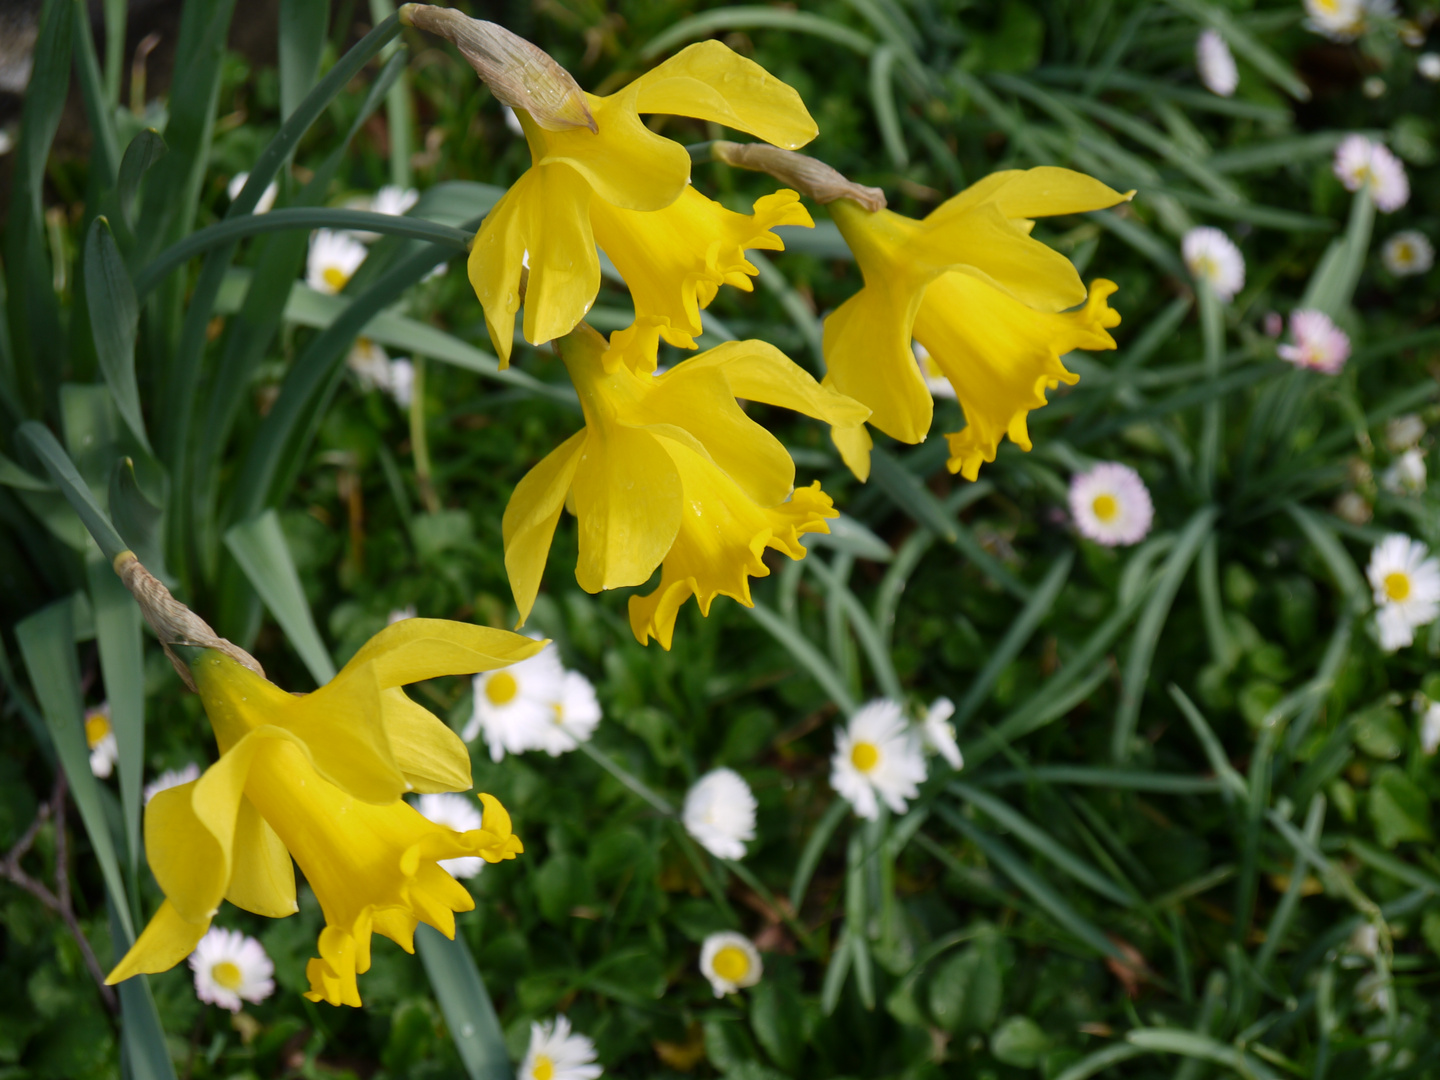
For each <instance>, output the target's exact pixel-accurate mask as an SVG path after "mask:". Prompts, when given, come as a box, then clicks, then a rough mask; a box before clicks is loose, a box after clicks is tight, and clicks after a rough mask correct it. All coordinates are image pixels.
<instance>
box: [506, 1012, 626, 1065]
mask: <svg viewBox="0 0 1440 1080" xmlns="http://www.w3.org/2000/svg"><path fill="white" fill-rule="evenodd" d="M604 1071H605V1070H604V1069H602V1068H601V1067H600V1066H599V1065H596V1064H595V1044H594V1043H593V1042H592V1041H591V1040H590V1039H589V1038H588V1037H587V1036H585V1035H581V1034H580V1033H579V1032H578V1031H577V1032H572V1031H571V1030H570V1021H569V1019H568V1018H567V1017H565V1016H557V1017H555V1019H554V1020H552V1021H550V1022H549V1023H546V1024H538V1023H532V1024H531V1025H530V1046H529V1048H528V1049H527V1050H526V1051H525V1060H524V1061H522V1062H521V1063H520V1071H519V1073H518V1077H519V1080H597V1078H598V1077H599V1076H600V1075H601V1074H602V1073H603V1072H604Z"/></svg>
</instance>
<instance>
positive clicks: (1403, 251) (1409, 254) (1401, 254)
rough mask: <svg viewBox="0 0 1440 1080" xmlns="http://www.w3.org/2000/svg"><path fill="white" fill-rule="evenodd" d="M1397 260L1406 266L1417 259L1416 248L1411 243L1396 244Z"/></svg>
mask: <svg viewBox="0 0 1440 1080" xmlns="http://www.w3.org/2000/svg"><path fill="white" fill-rule="evenodd" d="M1395 261H1396V262H1398V263H1400V265H1402V266H1405V265H1407V264H1409V263H1412V262H1414V261H1415V249H1414V248H1412V247H1411V246H1410V245H1409V244H1406V243H1400V244H1396V245H1395Z"/></svg>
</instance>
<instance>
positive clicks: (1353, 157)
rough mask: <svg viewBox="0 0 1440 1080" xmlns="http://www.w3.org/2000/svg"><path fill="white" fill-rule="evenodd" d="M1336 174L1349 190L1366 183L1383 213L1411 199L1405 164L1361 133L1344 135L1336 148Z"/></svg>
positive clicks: (1371, 195) (1381, 145) (1383, 146)
mask: <svg viewBox="0 0 1440 1080" xmlns="http://www.w3.org/2000/svg"><path fill="white" fill-rule="evenodd" d="M1335 175H1336V176H1337V177H1339V178H1340V182H1341V183H1342V184H1344V185H1345V187H1346V189H1347V190H1349V191H1359V190H1360V189H1361V188H1363V187H1364V186H1365V185H1366V184H1367V183H1368V184H1369V185H1370V197H1371V198H1372V199H1374V200H1375V205H1376V207H1378V208H1379V209H1380V210H1382V211H1383V212H1385V213H1387V214H1388V213H1391V212H1392V211H1395V210H1399V209H1400V207H1402V206H1404V205H1405V204H1406V203H1407V202H1409V201H1410V179H1409V177H1407V176H1406V175H1405V166H1404V165H1402V164H1401V163H1400V159H1399V158H1397V157H1396V156H1395V155H1394V154H1392V153H1391V152H1390V151H1389V149H1388V148H1387V147H1386V146H1385V145H1384V144H1383V143H1378V142H1375V141H1374V140H1372V139H1367V138H1366V137H1365V136H1364V135H1346V136H1345V138H1343V139H1341V140H1340V145H1339V146H1337V147H1336V148H1335Z"/></svg>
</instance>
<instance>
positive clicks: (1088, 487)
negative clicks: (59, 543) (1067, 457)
mask: <svg viewBox="0 0 1440 1080" xmlns="http://www.w3.org/2000/svg"><path fill="white" fill-rule="evenodd" d="M1070 515H1071V517H1073V518H1074V519H1075V527H1076V528H1077V529H1079V530H1080V535H1082V536H1084V537H1086V538H1087V539H1089V540H1093V541H1095V542H1096V543H1097V544H1104V545H1105V546H1106V547H1119V546H1127V545H1129V544H1138V543H1139V542H1140V541H1141V540H1143V539H1145V537H1146V535H1147V534H1148V533H1149V532H1150V526H1151V524H1152V523H1153V522H1154V520H1155V505H1154V503H1152V502H1151V501H1150V491H1149V489H1148V488H1146V487H1145V481H1143V480H1141V479H1140V474H1139V473H1137V472H1136V471H1135V470H1134V469H1132V468H1130V466H1129V465H1121V464H1120V463H1119V462H1115V461H1106V462H1101V463H1100V464H1099V465H1096V466H1095V467H1094V468H1093V469H1089V470H1087V471H1086V472H1083V473H1077V474H1076V475H1075V476H1074V477H1072V478H1071V480H1070Z"/></svg>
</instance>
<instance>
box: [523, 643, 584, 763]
mask: <svg viewBox="0 0 1440 1080" xmlns="http://www.w3.org/2000/svg"><path fill="white" fill-rule="evenodd" d="M554 647H555V646H553V645H551V646H550V647H549V649H553V648H554ZM549 649H547V650H546V651H547V652H548V651H549ZM600 716H601V713H600V700H599V699H598V698H597V697H596V696H595V687H594V686H593V685H591V683H590V680H589V679H587V678H586V677H585V676H584V675H581V674H580V673H579V672H578V671H567V672H565V677H564V679H563V680H562V681H561V683H560V697H559V700H557V701H553V702H551V704H550V714H549V718H548V719H549V722H548V723H543V724H538V725H536V727H535V728H534V729H533V730H532V731H531V733H530V734H531V741H530V745H529V746H528V747H526V749H528V750H544V751H545V752H546V753H547V754H549V755H550V756H551V757H559V756H560V755H561V754H568V753H569V752H570V751H571V750H574V749H575V748H576V747H577V746H579V745H580V744H581V743H582V742H589V741H590V736H591V735H593V734H594V733H595V726H596V725H597V724H599V723H600Z"/></svg>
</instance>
